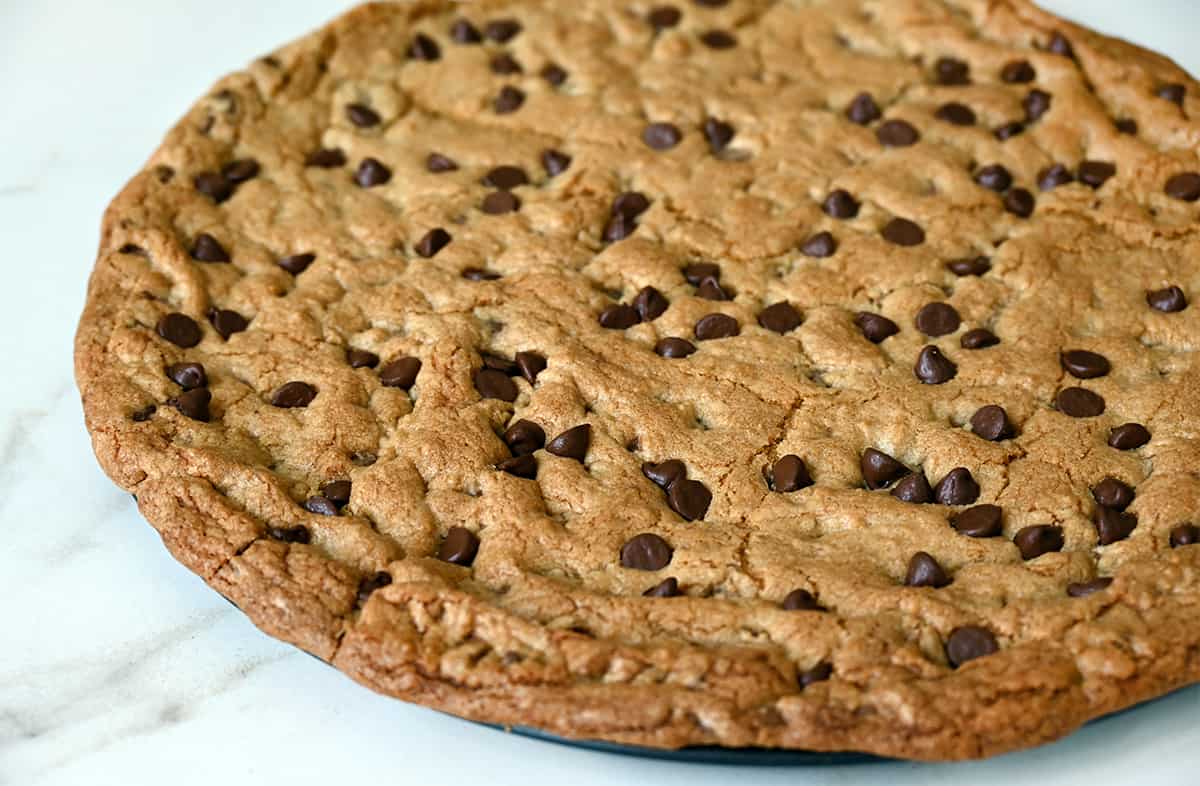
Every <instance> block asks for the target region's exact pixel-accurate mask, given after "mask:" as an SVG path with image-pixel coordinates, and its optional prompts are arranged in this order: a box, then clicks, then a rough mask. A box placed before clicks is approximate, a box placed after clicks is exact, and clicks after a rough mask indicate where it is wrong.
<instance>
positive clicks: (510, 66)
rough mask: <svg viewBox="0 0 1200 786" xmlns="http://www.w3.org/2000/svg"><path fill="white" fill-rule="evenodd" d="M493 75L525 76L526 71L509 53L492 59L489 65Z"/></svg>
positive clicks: (502, 53)
mask: <svg viewBox="0 0 1200 786" xmlns="http://www.w3.org/2000/svg"><path fill="white" fill-rule="evenodd" d="M489 67H490V68H491V69H492V73H493V74H504V75H508V74H523V73H525V69H523V68H521V64H520V63H518V62H517V61H516V60H514V59H513V56H512V55H510V54H508V53H507V52H501V53H499V54H498V55H496V56H495V57H493V58H492V62H491V63H490V64H489Z"/></svg>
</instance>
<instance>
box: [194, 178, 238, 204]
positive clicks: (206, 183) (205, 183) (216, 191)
mask: <svg viewBox="0 0 1200 786" xmlns="http://www.w3.org/2000/svg"><path fill="white" fill-rule="evenodd" d="M192 185H194V186H195V187H196V190H197V191H199V192H200V193H201V194H204V195H205V196H206V197H208V198H210V199H212V201H213V202H216V203H217V204H218V205H219V204H221V203H222V202H224V201H225V200H227V199H229V197H231V196H233V189H234V185H233V183H230V182H229V181H228V180H227V179H226V178H225V176H224V175H221V174H219V173H217V172H201V173H200V174H198V175H196V177H195V178H193V179H192Z"/></svg>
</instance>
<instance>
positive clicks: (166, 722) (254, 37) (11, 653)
mask: <svg viewBox="0 0 1200 786" xmlns="http://www.w3.org/2000/svg"><path fill="white" fill-rule="evenodd" d="M1045 4H1046V5H1047V6H1049V7H1051V8H1053V9H1054V10H1057V11H1059V12H1061V13H1063V14H1066V15H1068V16H1072V17H1074V18H1077V19H1079V20H1081V21H1083V22H1085V23H1088V24H1091V25H1092V26H1094V27H1097V28H1100V29H1103V30H1106V31H1110V32H1115V33H1117V34H1119V35H1122V36H1124V37H1126V38H1129V39H1131V40H1133V41H1136V42H1138V43H1142V44H1145V45H1147V46H1150V47H1152V48H1156V49H1159V50H1160V51H1165V52H1167V53H1168V54H1170V55H1172V56H1173V57H1174V58H1176V59H1177V60H1178V61H1179V62H1180V63H1182V64H1183V65H1184V66H1185V67H1188V68H1189V69H1190V70H1191V71H1192V72H1193V73H1200V47H1198V46H1197V41H1196V40H1195V38H1196V34H1197V32H1198V31H1200V2H1197V0H1142V2H1139V3H1133V2H1129V0H1046V3H1045ZM347 6H348V3H347V2H344V1H339V0H289V2H287V3H258V2H246V1H245V0H241V1H236V2H235V0H168V2H155V1H153V0H113V1H112V2H104V3H100V2H95V0H36V2H20V1H19V0H2V1H0V95H3V97H4V106H5V120H4V122H0V266H2V269H3V270H4V271H5V279H4V281H5V287H4V288H5V294H6V296H5V298H4V300H5V305H4V314H5V319H4V323H5V329H4V330H3V333H2V337H0V342H2V343H3V349H4V351H3V358H4V361H3V366H2V367H0V369H2V370H0V532H2V533H3V534H2V537H0V577H3V587H2V591H0V609H3V611H4V614H3V617H4V619H6V620H8V623H7V624H6V625H5V626H4V630H3V634H0V640H2V641H3V645H4V646H3V647H0V784H14V785H15V784H20V786H26V785H31V786H32V785H33V784H82V783H87V784H110V783H112V784H122V785H124V786H136V785H138V784H150V783H155V784H157V783H162V782H164V781H169V782H170V783H171V784H172V785H173V786H184V785H185V784H205V786H211V784H214V783H221V784H231V785H232V784H250V783H254V784H261V783H267V784H270V783H278V782H282V781H283V779H284V778H288V779H289V781H290V782H292V783H297V784H301V783H318V782H329V781H331V780H332V781H333V782H344V783H413V784H430V785H434V784H443V783H458V782H466V783H472V782H476V781H478V782H482V783H488V784H515V783H522V784H542V783H547V784H548V783H571V784H579V785H580V786H584V785H586V784H610V783H620V784H626V783H642V782H650V783H662V784H683V783H687V784H689V786H704V784H718V783H727V782H730V781H732V780H734V779H737V780H739V781H743V782H749V783H763V784H775V783H778V784H783V783H789V784H816V783H823V784H824V783H835V784H859V783H878V784H889V786H891V785H892V784H897V785H899V784H941V783H947V784H948V783H954V784H1012V783H1038V784H1039V786H1040V785H1041V784H1046V785H1049V784H1104V783H1141V782H1145V783H1153V784H1155V785H1156V786H1174V785H1175V784H1185V783H1187V784H1196V783H1200V686H1196V687H1193V688H1191V689H1188V690H1184V691H1182V692H1179V693H1176V694H1174V695H1172V696H1170V697H1168V698H1166V699H1164V700H1161V701H1159V702H1157V703H1155V704H1153V705H1151V706H1147V707H1143V708H1140V709H1138V710H1136V711H1134V712H1133V713H1131V714H1128V715H1124V716H1122V717H1120V718H1114V719H1110V720H1107V721H1103V722H1101V723H1100V724H1098V725H1095V726H1092V727H1089V728H1087V729H1085V730H1084V731H1082V732H1080V733H1078V734H1076V735H1074V736H1073V737H1071V738H1070V739H1068V740H1066V741H1065V742H1061V743H1058V744H1055V745H1051V746H1048V747H1044V748H1041V749H1038V750H1034V751H1029V752H1025V753H1018V754H1012V755H1008V756H1004V757H1000V758H998V759H994V760H991V761H988V762H981V763H968V764H956V765H942V766H930V765H916V764H907V763H884V764H872V765H862V766H851V767H840V768H790V769H783V768H772V769H754V770H749V769H736V768H729V767H718V766H702V765H686V764H671V763H664V762H656V761H648V760H644V759H636V758H628V757H622V756H615V755H610V754H602V753H594V752H588V751H581V750H576V749H571V748H566V747H562V746H558V745H552V744H547V743H541V742H537V741H533V740H528V739H523V738H520V737H516V736H513V735H510V734H504V733H501V732H497V731H493V730H490V729H486V728H481V727H478V726H474V725H471V724H468V723H465V722H463V721H459V720H457V719H454V718H450V717H447V716H444V715H439V714H437V713H434V712H431V711H428V710H424V709H420V708H417V707H411V706H408V705H405V704H402V703H400V702H396V701H391V700H388V699H384V698H381V697H379V696H376V695H374V694H372V693H370V692H368V691H366V690H365V689H362V688H360V687H358V686H357V685H355V684H353V683H352V682H350V681H349V680H348V679H346V678H344V677H342V676H341V675H340V674H339V673H338V672H336V671H334V670H333V669H331V668H328V667H326V666H323V665H322V664H320V663H319V662H317V661H316V660H314V659H312V658H309V657H306V656H305V655H303V654H301V653H299V652H298V651H296V650H294V649H292V648H290V647H288V646H285V645H282V644H279V643H278V642H275V641H273V640H272V639H270V638H268V637H267V636H265V635H263V634H261V633H259V632H258V631H257V630H256V629H255V628H254V627H253V626H252V625H250V623H249V622H247V621H246V619H245V618H244V617H243V616H242V615H241V614H240V613H239V612H237V611H236V610H234V609H233V608H231V607H230V606H229V605H227V604H226V603H225V602H224V601H223V600H222V599H221V598H220V597H219V596H218V595H217V594H216V593H214V592H212V591H210V590H208V589H207V588H206V587H205V586H204V585H203V583H202V582H201V581H200V580H199V579H197V578H195V577H194V576H192V575H191V574H190V573H189V572H188V571H186V570H185V569H184V568H182V567H180V566H179V565H177V564H176V563H175V562H174V561H173V560H172V559H171V557H170V556H169V555H168V554H167V552H166V551H165V550H164V549H163V548H162V546H161V544H160V542H159V540H158V536H157V535H156V534H155V532H154V531H153V530H152V529H151V528H150V527H149V526H148V525H146V524H145V522H143V521H142V519H141V518H140V516H139V515H138V513H137V511H136V509H135V508H134V505H133V502H132V500H131V499H130V498H129V496H128V495H127V494H124V493H122V492H120V491H118V490H117V489H116V488H115V487H114V486H113V485H112V484H111V483H109V481H108V480H107V479H106V478H105V477H104V476H103V475H102V474H101V473H100V471H99V469H97V467H96V464H95V462H94V460H93V458H92V455H91V450H90V447H89V444H88V441H87V437H86V434H85V433H84V430H83V425H82V416H81V413H80V407H79V399H78V395H77V394H76V391H75V387H74V384H73V382H72V379H71V339H72V335H73V332H74V329H75V320H76V319H77V315H78V312H79V308H80V305H81V302H82V297H83V290H84V282H85V280H86V276H87V274H88V272H89V270H90V269H91V266H92V260H93V255H94V253H95V245H96V240H97V236H98V225H99V218H100V213H101V211H102V210H103V208H104V206H105V204H106V203H107V202H108V200H109V199H110V198H111V197H112V195H113V194H114V193H115V192H116V191H117V190H118V188H120V186H121V185H122V183H123V182H124V180H125V178H126V177H127V176H129V175H130V174H132V173H133V172H134V171H136V170H137V168H138V167H139V166H140V165H141V163H142V161H143V160H144V159H145V158H146V156H147V155H148V154H149V153H150V151H151V150H152V149H153V148H154V146H155V145H156V144H157V142H158V140H159V138H160V137H161V135H162V134H163V132H164V131H165V130H166V129H167V128H168V127H169V125H170V124H171V123H173V122H174V120H175V119H176V118H177V117H178V116H179V115H181V114H182V113H183V111H184V110H185V109H186V107H187V106H188V105H189V104H190V103H191V102H192V100H193V99H194V98H196V97H198V96H200V95H201V94H202V93H203V92H204V90H205V89H206V88H207V87H208V86H209V84H210V83H211V82H212V81H213V80H214V79H215V78H216V77H217V76H218V75H220V74H221V73H223V72H225V71H228V70H231V69H233V68H236V67H238V66H240V65H241V64H243V63H245V62H246V61H248V60H250V59H251V58H253V57H254V56H256V55H259V54H262V53H264V52H266V51H268V50H269V49H271V48H273V47H274V46H275V45H277V44H280V43H282V42H284V41H286V40H288V39H290V38H292V37H294V36H295V35H298V34H299V33H301V32H303V31H305V30H307V29H309V28H311V27H314V26H316V25H317V24H319V23H320V22H321V21H323V20H325V19H326V18H328V17H330V16H332V15H334V14H335V13H336V12H338V11H339V10H341V9H343V8H345V7H347ZM284 9H286V10H284Z"/></svg>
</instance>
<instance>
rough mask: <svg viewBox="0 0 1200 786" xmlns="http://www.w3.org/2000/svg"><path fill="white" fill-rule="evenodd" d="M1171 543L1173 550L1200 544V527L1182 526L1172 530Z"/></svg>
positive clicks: (1192, 525)
mask: <svg viewBox="0 0 1200 786" xmlns="http://www.w3.org/2000/svg"><path fill="white" fill-rule="evenodd" d="M1169 542H1170V544H1171V548H1173V549H1177V548H1180V547H1182V546H1194V545H1196V544H1197V543H1200V527H1197V526H1196V525H1195V524H1180V525H1178V526H1176V527H1174V528H1172V529H1171V535H1170V539H1169Z"/></svg>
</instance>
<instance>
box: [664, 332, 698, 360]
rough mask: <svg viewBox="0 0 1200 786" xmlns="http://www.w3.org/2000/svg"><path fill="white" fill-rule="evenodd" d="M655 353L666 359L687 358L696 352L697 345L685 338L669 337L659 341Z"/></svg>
mask: <svg viewBox="0 0 1200 786" xmlns="http://www.w3.org/2000/svg"><path fill="white" fill-rule="evenodd" d="M654 351H655V353H657V354H659V355H661V356H663V357H665V358H685V357H687V356H688V355H690V354H692V353H693V352H695V351H696V345H695V344H693V343H692V342H690V341H688V340H687V339H684V338H675V337H668V338H663V339H659V341H658V343H656V344H655V345H654Z"/></svg>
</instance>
